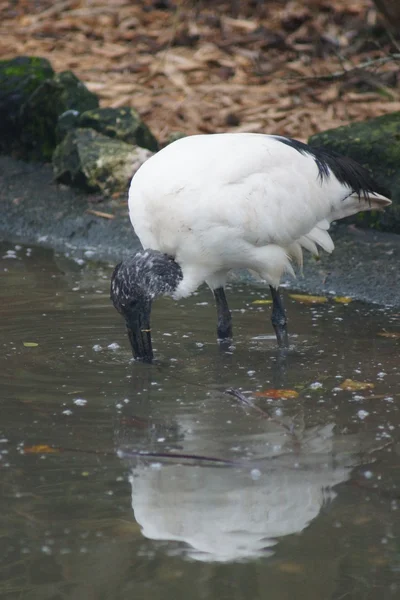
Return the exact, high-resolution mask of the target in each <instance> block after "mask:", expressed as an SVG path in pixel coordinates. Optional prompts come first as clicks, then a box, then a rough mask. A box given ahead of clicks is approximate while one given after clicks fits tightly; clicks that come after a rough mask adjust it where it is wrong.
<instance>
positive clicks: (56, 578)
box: [0, 244, 400, 600]
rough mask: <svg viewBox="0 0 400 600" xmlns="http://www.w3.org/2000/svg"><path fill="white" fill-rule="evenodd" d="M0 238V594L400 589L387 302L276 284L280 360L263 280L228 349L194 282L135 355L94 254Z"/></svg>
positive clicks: (304, 598) (294, 593)
mask: <svg viewBox="0 0 400 600" xmlns="http://www.w3.org/2000/svg"><path fill="white" fill-rule="evenodd" d="M0 250H1V252H0V256H1V257H2V258H0V273H1V280H2V283H1V288H0V297H1V302H0V313H1V317H2V318H1V338H0V344H1V348H2V353H1V356H0V382H1V390H2V392H1V404H0V406H1V415H2V418H1V423H0V442H1V443H0V451H1V454H0V459H1V460H0V469H1V475H2V477H1V491H2V494H1V500H0V502H1V510H0V533H1V540H0V556H1V560H0V573H1V574H0V597H1V598H6V599H13V600H14V599H22V598H23V599H29V600H30V599H32V600H36V599H38V600H39V599H40V600H46V599H49V600H50V599H52V600H56V599H57V600H58V599H74V600H75V599H81V598H82V599H92V598H93V599H94V598H96V599H97V598H99V599H116V600H120V599H121V600H125V599H128V598H129V599H131V598H141V599H144V600H146V599H151V600H153V599H154V600H157V599H160V600H161V598H162V599H167V600H168V599H170V600H172V599H175V598H193V599H195V600H196V599H200V598H201V599H202V600H203V599H205V600H221V599H225V598H226V599H229V600H231V599H235V600H236V599H237V600H242V599H243V600H244V599H249V598H251V599H254V600H256V599H257V600H258V599H260V600H261V599H263V598H265V597H266V594H268V597H270V598H273V599H274V600H286V599H289V598H290V599H292V598H296V599H299V600H313V599H315V600H321V599H325V598H329V599H332V600H340V599H342V598H351V599H356V600H358V599H360V600H361V599H362V600H365V599H367V600H375V599H379V600H382V598H398V597H399V596H400V542H399V539H400V518H399V510H398V508H399V493H400V492H399V490H400V488H399V486H400V469H399V453H400V443H399V442H400V439H399V425H400V416H399V410H398V407H399V401H400V385H399V384H400V367H399V345H400V342H399V339H400V337H396V334H399V331H400V327H399V323H400V319H399V311H398V310H397V311H396V310H395V309H390V308H383V307H379V306H368V305H363V304H361V303H357V302H352V303H350V304H342V303H337V302H335V301H334V300H333V299H332V298H330V299H329V300H328V302H326V303H325V304H321V305H315V306H310V305H306V304H302V303H299V302H297V301H295V300H293V299H291V298H290V297H289V295H288V294H285V295H284V299H285V304H286V306H287V310H288V315H289V319H290V321H289V327H290V332H291V340H292V343H293V346H292V349H291V351H290V353H289V355H288V356H287V358H286V359H285V360H283V359H282V358H281V357H280V356H279V355H278V353H277V351H276V347H275V341H274V336H273V335H272V328H271V325H270V321H269V311H270V305H268V304H258V303H254V301H260V300H267V299H268V294H267V290H265V288H264V287H262V286H241V285H237V286H234V287H232V288H231V289H230V290H229V291H228V299H229V302H230V305H231V308H232V309H233V317H234V332H235V340H234V344H233V346H232V347H230V348H227V349H221V348H219V347H218V345H217V344H216V342H215V327H216V322H215V321H216V316H215V307H214V305H213V299H212V296H211V294H210V292H209V291H208V290H207V289H206V288H204V289H201V290H200V291H199V292H198V294H196V295H194V296H193V297H191V298H190V299H188V300H185V301H182V302H180V303H175V302H173V301H172V300H169V299H162V300H159V301H158V302H157V303H156V304H155V305H154V310H153V317H152V326H153V335H154V346H155V350H156V354H157V357H158V360H157V363H156V364H154V365H151V366H149V365H142V364H137V363H134V362H133V361H132V359H131V355H130V349H129V346H128V340H127V339H126V337H125V332H124V327H123V323H122V321H121V319H120V317H119V315H118V314H117V313H116V312H115V311H114V309H113V308H112V306H111V305H110V301H109V277H110V272H111V265H110V266H104V265H96V264H94V263H91V262H90V261H89V260H88V259H85V260H78V261H76V260H73V259H69V258H66V257H64V256H62V255H54V254H53V253H52V252H51V251H47V250H43V249H39V248H26V247H23V246H14V245H7V244H3V245H1V247H0ZM332 295H333V294H332ZM388 301H389V302H390V299H388ZM382 334H384V335H382ZM26 343H28V344H37V345H35V346H29V345H28V346H25V345H24V344H26ZM346 379H348V380H351V381H353V382H354V381H355V382H358V383H359V384H360V386H361V388H363V389H355V390H343V389H342V387H343V386H342V384H343V382H344V381H345V380H346ZM366 383H368V384H371V385H370V386H369V387H365V386H363V385H362V384H366ZM354 385H355V384H354ZM341 386H342V387H341ZM230 388H234V389H236V390H239V391H240V392H241V393H242V395H243V397H244V398H245V399H247V401H248V404H245V403H244V402H241V401H240V400H238V399H237V398H235V397H233V396H231V395H227V394H226V390H227V389H230ZM276 390H280V391H281V392H279V391H278V392H277V391H276ZM282 390H290V392H288V393H287V394H286V395H288V396H289V397H286V398H285V397H283V398H280V397H277V396H279V395H280V394H281V395H282ZM294 392H296V393H297V394H298V396H297V397H293V396H294V395H295V394H294ZM283 395H285V394H283ZM291 396H292V397H291ZM41 446H43V447H42V448H41ZM144 453H147V455H144ZM171 454H173V455H174V456H175V457H176V458H171V457H170V455H171Z"/></svg>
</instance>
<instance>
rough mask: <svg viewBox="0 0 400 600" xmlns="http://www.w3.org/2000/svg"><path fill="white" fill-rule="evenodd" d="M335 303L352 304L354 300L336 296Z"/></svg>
mask: <svg viewBox="0 0 400 600" xmlns="http://www.w3.org/2000/svg"><path fill="white" fill-rule="evenodd" d="M334 301H335V302H337V303H338V304H350V302H352V301H353V298H350V297H349V296H335V297H334Z"/></svg>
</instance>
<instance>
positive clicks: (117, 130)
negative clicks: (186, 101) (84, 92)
mask: <svg viewBox="0 0 400 600" xmlns="http://www.w3.org/2000/svg"><path fill="white" fill-rule="evenodd" d="M78 126H79V127H82V128H86V127H89V128H90V129H94V130H95V131H98V132H99V133H103V134H104V135H107V136H108V137H111V138H117V139H119V140H122V141H123V142H126V143H127V144H133V145H135V146H140V147H141V148H147V149H148V150H151V151H152V152H156V151H157V150H158V142H157V140H156V138H155V137H154V135H153V134H152V132H151V131H150V129H149V128H148V126H147V125H146V124H145V123H144V122H143V121H142V119H141V117H140V115H139V113H138V112H137V111H136V110H135V109H134V108H129V107H122V108H98V109H97V110H88V111H86V112H85V113H83V114H81V115H80V117H79V119H78Z"/></svg>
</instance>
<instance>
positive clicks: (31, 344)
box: [24, 342, 39, 348]
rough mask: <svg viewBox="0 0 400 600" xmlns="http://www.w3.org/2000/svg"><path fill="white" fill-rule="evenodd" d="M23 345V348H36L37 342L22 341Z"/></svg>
mask: <svg viewBox="0 0 400 600" xmlns="http://www.w3.org/2000/svg"><path fill="white" fill-rule="evenodd" d="M24 346H25V348H36V346H39V344H38V343H37V342H24Z"/></svg>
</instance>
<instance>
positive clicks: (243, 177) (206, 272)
mask: <svg viewBox="0 0 400 600" xmlns="http://www.w3.org/2000/svg"><path fill="white" fill-rule="evenodd" d="M351 191H352V190H350V189H349V186H348V185H345V184H343V183H340V182H339V181H338V179H337V178H336V177H334V176H330V177H328V178H325V179H323V180H322V181H321V178H320V176H319V171H318V166H317V164H316V162H315V159H314V157H313V156H312V155H310V154H302V153H300V152H299V151H296V149H294V148H293V147H291V146H289V145H287V144H285V143H282V142H281V141H280V139H279V138H278V137H275V136H270V135H260V134H252V133H246V134H243V133H238V134H235V133H228V134H216V135H198V136H192V137H187V138H183V139H181V140H178V141H176V142H174V143H173V144H171V145H170V146H167V147H166V148H164V150H162V151H161V152H159V153H158V154H156V155H155V156H153V157H152V158H150V159H149V160H148V161H147V162H146V163H145V164H144V165H143V166H142V167H141V168H140V169H139V171H138V172H137V173H136V175H135V176H134V177H133V179H132V183H131V186H130V191H129V211H130V218H131V222H132V225H133V227H134V229H135V231H136V233H137V235H138V237H139V239H140V241H141V243H142V245H143V247H144V248H152V249H154V250H159V251H160V252H165V253H166V254H169V255H171V256H173V257H174V258H175V260H176V261H177V262H178V263H179V265H180V266H181V268H182V272H183V279H182V281H181V282H180V284H179V285H178V287H177V289H176V291H175V292H174V297H175V298H180V297H183V296H187V295H189V294H191V293H192V292H193V291H195V290H196V289H197V287H198V286H199V285H200V284H201V283H202V282H203V281H207V283H209V285H210V287H211V288H212V289H214V288H217V287H220V286H221V287H222V286H224V285H225V283H226V277H227V274H228V272H229V271H230V270H231V269H233V268H236V267H244V268H249V269H252V270H254V271H256V272H257V273H258V274H259V275H260V276H261V277H262V279H265V280H266V281H267V282H268V283H269V284H271V285H272V286H274V287H277V286H278V285H279V282H280V279H281V277H282V274H283V273H284V272H285V271H287V272H289V273H292V272H293V269H292V265H291V258H294V259H295V260H296V261H297V262H298V263H300V264H301V263H302V248H305V249H307V250H310V251H311V252H313V253H317V245H319V246H321V248H323V249H324V250H326V251H327V252H332V250H333V249H334V245H333V242H332V239H331V237H330V235H329V233H328V231H327V230H328V228H329V225H330V223H331V221H333V220H336V219H341V218H342V217H345V216H348V215H351V214H354V213H357V212H359V211H360V210H370V209H371V208H380V207H381V206H382V205H384V204H387V203H389V201H387V200H386V199H384V198H383V197H382V196H375V197H373V198H372V200H371V204H370V203H369V202H368V201H366V200H365V199H361V200H360V198H359V196H358V194H352V195H349V194H350V193H351Z"/></svg>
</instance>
